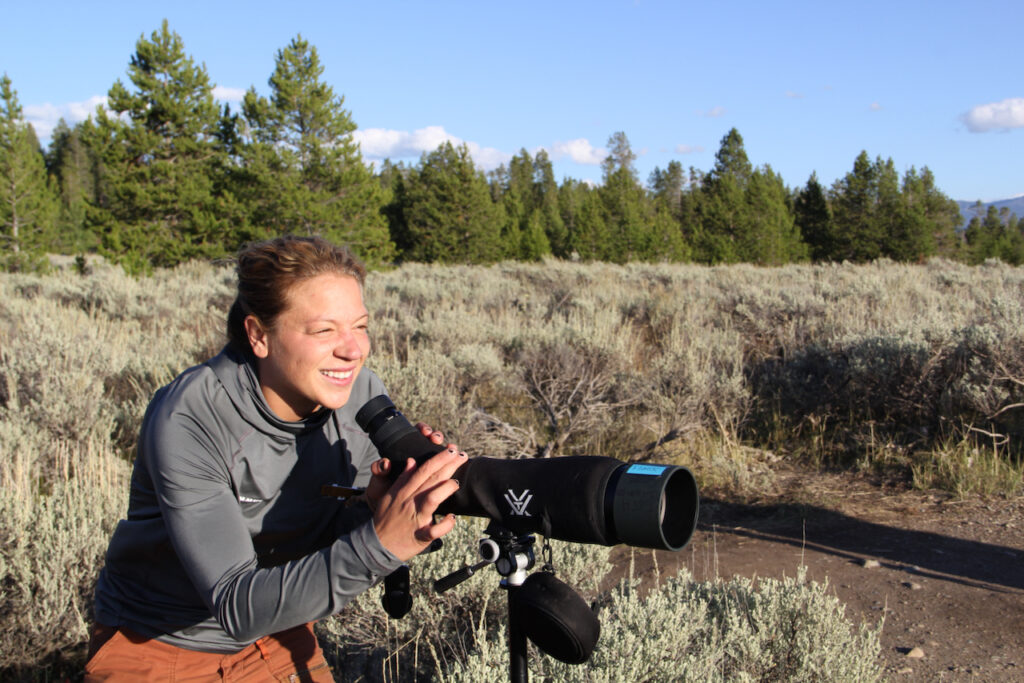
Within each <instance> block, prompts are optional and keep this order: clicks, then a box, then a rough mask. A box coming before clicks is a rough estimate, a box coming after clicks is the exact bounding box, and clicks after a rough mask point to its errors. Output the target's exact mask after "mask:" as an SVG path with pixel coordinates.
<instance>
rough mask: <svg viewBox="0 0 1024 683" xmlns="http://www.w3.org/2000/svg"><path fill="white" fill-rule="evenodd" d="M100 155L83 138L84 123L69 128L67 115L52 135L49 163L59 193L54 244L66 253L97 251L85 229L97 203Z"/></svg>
mask: <svg viewBox="0 0 1024 683" xmlns="http://www.w3.org/2000/svg"><path fill="white" fill-rule="evenodd" d="M98 161H99V160H98V159H97V158H96V155H95V154H94V153H93V151H92V150H91V149H90V148H89V147H87V146H86V145H85V143H84V142H83V141H82V126H81V124H79V125H77V126H75V127H74V128H69V127H68V125H67V123H66V122H65V121H64V119H61V120H60V121H58V122H57V126H56V127H55V128H54V130H53V134H52V135H51V136H50V149H49V152H48V154H47V159H46V166H47V170H48V171H49V173H50V176H51V178H53V180H54V182H55V184H56V187H57V190H58V194H59V196H60V217H59V219H58V222H57V235H56V238H55V242H54V244H55V246H56V247H57V248H58V249H59V250H60V251H62V252H65V253H75V252H78V253H81V252H86V251H94V250H95V249H96V248H97V247H98V246H99V243H98V242H97V240H96V236H95V234H94V233H91V232H89V231H88V230H87V229H86V212H87V209H88V207H89V206H90V205H91V204H95V203H96V199H97V194H96V186H97V178H98V176H99V174H100V169H99V166H98Z"/></svg>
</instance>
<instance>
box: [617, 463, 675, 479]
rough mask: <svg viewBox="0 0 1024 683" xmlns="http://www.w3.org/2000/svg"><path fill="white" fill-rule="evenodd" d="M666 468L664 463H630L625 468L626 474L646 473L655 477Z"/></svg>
mask: <svg viewBox="0 0 1024 683" xmlns="http://www.w3.org/2000/svg"><path fill="white" fill-rule="evenodd" d="M667 469H668V467H666V466H665V465H630V466H629V467H628V468H627V469H626V474H647V475H650V476H654V477H657V476H658V475H660V474H661V473H662V472H664V471H665V470H667Z"/></svg>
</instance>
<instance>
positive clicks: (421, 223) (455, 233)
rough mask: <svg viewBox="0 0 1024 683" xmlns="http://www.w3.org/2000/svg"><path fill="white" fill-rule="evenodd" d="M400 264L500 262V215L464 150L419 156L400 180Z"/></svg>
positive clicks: (439, 150)
mask: <svg viewBox="0 0 1024 683" xmlns="http://www.w3.org/2000/svg"><path fill="white" fill-rule="evenodd" d="M401 209H402V221H401V226H402V232H401V233H399V234H396V235H395V242H396V244H397V245H398V246H399V248H400V249H401V250H402V259H403V260H406V261H422V262H427V263H491V262H494V261H497V260H499V259H500V258H502V256H503V248H502V243H501V226H502V224H503V223H504V222H505V220H504V218H505V217H504V209H503V208H502V207H501V205H500V204H495V203H494V201H493V200H492V198H491V193H490V188H489V187H488V184H487V179H486V178H485V177H484V176H483V174H482V173H480V172H479V171H478V170H477V169H476V167H475V165H474V164H473V159H472V158H471V157H470V155H469V149H468V148H467V147H466V145H465V144H462V145H459V146H458V147H455V146H453V145H452V144H451V143H450V142H445V143H443V144H441V145H440V146H439V147H438V148H437V149H436V150H434V151H433V152H431V153H429V154H424V155H423V158H422V159H420V163H419V165H418V166H417V167H416V168H414V169H413V170H412V171H411V172H410V173H409V177H408V178H406V179H405V181H404V183H403V190H402V205H401Z"/></svg>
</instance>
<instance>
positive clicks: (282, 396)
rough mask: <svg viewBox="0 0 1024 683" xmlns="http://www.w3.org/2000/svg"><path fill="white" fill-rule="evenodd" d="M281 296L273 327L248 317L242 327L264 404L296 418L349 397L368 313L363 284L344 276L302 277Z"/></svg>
mask: <svg viewBox="0 0 1024 683" xmlns="http://www.w3.org/2000/svg"><path fill="white" fill-rule="evenodd" d="M285 300H286V301H287V305H286V307H285V310H284V311H283V312H282V313H281V314H280V315H279V316H278V318H277V322H276V324H275V325H274V328H273V329H271V330H266V329H265V328H263V326H262V325H260V323H259V321H258V320H257V319H256V318H255V317H253V316H249V317H248V318H246V320H245V326H246V332H247V333H248V335H249V342H250V344H251V345H252V350H253V353H254V354H255V355H256V358H257V361H256V362H257V368H258V370H259V380H260V388H261V389H262V390H263V395H264V397H265V398H266V399H267V404H268V405H269V406H270V409H271V410H273V411H274V414H276V415H277V416H278V417H280V418H281V419H283V420H289V421H296V420H300V419H302V418H304V417H308V416H309V415H311V414H312V413H313V412H315V411H316V410H317V409H318V408H320V407H324V408H330V409H332V410H334V409H337V408H340V407H341V406H343V405H345V402H346V401H348V397H349V394H351V393H352V384H353V383H354V382H355V380H356V377H357V376H358V375H359V370H360V368H362V367H363V362H364V361H365V360H366V356H367V354H368V353H369V352H370V338H369V335H368V333H367V328H368V324H369V314H368V313H367V311H366V307H365V306H364V305H363V292H362V287H361V286H360V285H359V282H358V281H357V280H356V279H355V278H353V277H350V276H348V275H342V274H336V273H327V274H323V275H317V276H316V277H313V278H310V279H308V280H302V281H300V282H299V283H298V284H296V285H293V286H292V287H291V288H290V289H289V290H288V292H287V293H286V296H285Z"/></svg>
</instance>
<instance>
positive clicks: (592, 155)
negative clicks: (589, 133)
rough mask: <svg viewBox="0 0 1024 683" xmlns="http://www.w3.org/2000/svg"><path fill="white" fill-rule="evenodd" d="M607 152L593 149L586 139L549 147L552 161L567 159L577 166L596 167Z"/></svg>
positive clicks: (602, 149) (599, 148)
mask: <svg viewBox="0 0 1024 683" xmlns="http://www.w3.org/2000/svg"><path fill="white" fill-rule="evenodd" d="M606 156H608V151H607V150H605V149H604V148H601V147H594V146H593V145H592V144H590V141H589V140H587V139H586V138H576V139H575V140H569V141H568V142H556V143H555V144H554V145H552V146H551V158H552V159H565V158H568V159H570V160H571V161H573V162H575V163H577V164H587V165H591V166H598V165H600V163H601V162H602V161H604V158H605V157H606Z"/></svg>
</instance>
